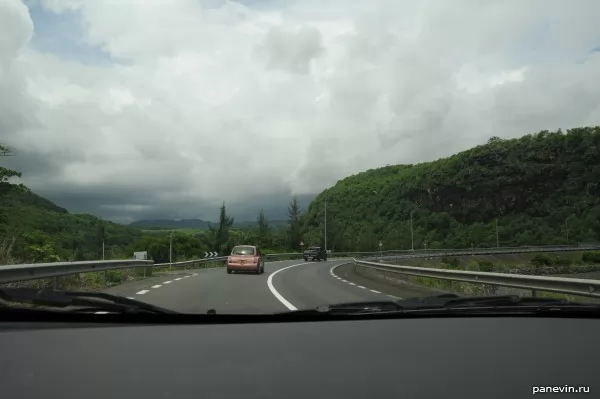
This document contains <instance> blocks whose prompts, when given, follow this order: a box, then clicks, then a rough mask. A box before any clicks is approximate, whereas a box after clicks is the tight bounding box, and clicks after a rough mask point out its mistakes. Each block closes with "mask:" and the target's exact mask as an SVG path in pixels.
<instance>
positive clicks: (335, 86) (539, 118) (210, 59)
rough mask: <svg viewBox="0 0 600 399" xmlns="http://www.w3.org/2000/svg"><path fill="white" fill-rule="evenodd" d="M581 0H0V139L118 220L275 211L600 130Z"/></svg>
mask: <svg viewBox="0 0 600 399" xmlns="http://www.w3.org/2000/svg"><path fill="white" fill-rule="evenodd" d="M597 15H600V2H598V1H596V0H578V1H576V2H566V1H563V0H528V1H516V0H504V1H502V2H499V1H482V0H452V1H446V0H439V1H434V0H414V1H402V0H369V1H357V0H327V1H321V0H288V1H283V0H281V1H275V0H240V1H238V2H234V1H226V0H26V1H20V0H0V143H2V144H5V145H8V146H10V147H11V148H12V149H13V150H14V152H15V153H16V155H17V156H15V157H10V158H3V159H1V160H0V161H1V162H2V164H3V166H7V167H12V168H15V169H17V170H19V171H21V172H22V173H23V177H22V179H21V180H22V182H23V183H24V184H26V185H27V186H29V187H30V188H31V189H32V190H33V191H34V192H36V193H38V194H40V195H42V196H44V197H46V198H48V199H50V200H52V201H54V202H56V203H57V204H58V205H60V206H63V207H66V208H67V209H69V210H70V211H72V212H86V213H91V214H94V215H97V216H100V217H104V218H107V219H110V220H114V221H118V222H124V223H126V222H130V221H133V220H139V219H145V218H202V219H208V220H215V219H216V217H217V215H218V208H219V206H220V204H221V203H222V202H223V201H225V203H226V204H227V207H228V210H229V211H230V213H232V214H233V215H234V216H235V217H236V219H237V220H240V221H242V220H252V219H255V217H256V215H257V213H258V212H259V210H260V209H265V210H266V212H267V215H268V216H270V217H271V218H276V219H278V218H284V217H285V212H286V208H287V204H288V202H289V200H290V198H291V196H292V195H298V196H299V198H300V199H301V200H302V201H301V202H302V205H303V206H304V207H305V206H306V205H307V204H308V202H309V201H310V199H311V198H312V197H314V195H316V194H318V193H320V192H321V191H322V190H324V189H326V188H328V187H331V186H332V185H334V184H335V183H336V182H337V181H338V180H340V179H343V178H344V177H347V176H349V175H352V174H356V173H358V172H361V171H364V170H367V169H370V168H376V167H379V166H384V165H387V164H403V163H415V162H425V161H431V160H435V159H438V158H440V157H445V156H449V155H452V154H454V153H456V152H459V151H462V150H465V149H468V148H470V147H473V146H475V145H479V144H483V143H485V142H486V141H487V140H488V139H489V138H490V137H492V136H499V137H502V138H513V137H520V136H523V135H525V134H528V133H535V132H537V131H540V130H544V129H548V130H556V129H559V128H561V129H569V128H573V127H579V126H589V125H599V124H600V51H599V50H598V49H600V25H598V23H597Z"/></svg>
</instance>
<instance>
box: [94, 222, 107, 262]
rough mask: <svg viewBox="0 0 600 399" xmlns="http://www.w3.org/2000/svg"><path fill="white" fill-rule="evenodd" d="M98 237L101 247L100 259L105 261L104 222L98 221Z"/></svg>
mask: <svg viewBox="0 0 600 399" xmlns="http://www.w3.org/2000/svg"><path fill="white" fill-rule="evenodd" d="M96 235H97V243H98V244H99V246H100V251H99V253H100V256H99V258H100V259H102V260H104V240H105V231H104V222H103V221H102V220H98V229H97V231H96Z"/></svg>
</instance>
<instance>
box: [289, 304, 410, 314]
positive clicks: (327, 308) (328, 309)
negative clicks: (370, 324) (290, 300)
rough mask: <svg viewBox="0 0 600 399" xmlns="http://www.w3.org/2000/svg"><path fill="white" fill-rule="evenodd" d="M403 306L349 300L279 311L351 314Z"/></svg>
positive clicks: (392, 309)
mask: <svg viewBox="0 0 600 399" xmlns="http://www.w3.org/2000/svg"><path fill="white" fill-rule="evenodd" d="M402 309H403V308H402V307H401V306H400V305H399V304H398V302H397V301H365V302H347V303H340V304H333V305H322V306H318V307H316V308H314V309H303V310H293V311H291V312H285V313H279V314H280V315H286V314H293V315H308V316H311V315H350V314H372V313H382V312H396V311H399V310H402Z"/></svg>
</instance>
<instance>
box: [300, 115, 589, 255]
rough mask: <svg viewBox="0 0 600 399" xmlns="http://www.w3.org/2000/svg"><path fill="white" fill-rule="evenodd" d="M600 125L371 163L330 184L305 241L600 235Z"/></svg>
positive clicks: (518, 241)
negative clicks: (425, 158) (432, 157)
mask: <svg viewBox="0 0 600 399" xmlns="http://www.w3.org/2000/svg"><path fill="white" fill-rule="evenodd" d="M599 182H600V127H593V128H591V127H588V128H577V129H572V130H569V131H568V132H567V133H566V134H565V133H563V132H561V131H560V130H559V131H557V132H548V131H542V132H540V133H537V134H533V135H527V136H524V137H522V138H520V139H510V140H503V139H500V138H497V137H494V138H492V139H490V140H489V141H488V143H487V144H485V145H480V146H477V147H474V148H472V149H470V150H467V151H464V152H461V153H458V154H456V155H453V156H451V157H448V158H443V159H439V160H437V161H433V162H426V163H420V164H415V165H395V166H387V167H383V168H379V169H371V170H368V171H366V172H363V173H359V174H357V175H354V176H350V177H348V178H345V179H343V180H341V181H339V182H338V183H337V184H336V185H335V186H334V187H332V188H330V189H328V190H326V191H324V192H322V193H321V194H319V195H318V196H317V198H316V199H315V201H313V203H311V205H310V206H309V207H308V209H307V212H306V214H305V215H304V217H303V225H304V229H305V235H304V236H305V241H311V242H315V241H319V240H322V237H323V208H324V201H325V199H327V202H328V203H327V219H328V223H327V230H328V237H327V239H328V247H329V248H333V249H334V250H360V251H369V250H376V249H377V245H378V243H379V241H380V240H381V241H383V249H398V248H404V249H408V248H410V247H411V229H410V219H411V212H412V214H413V231H414V247H415V248H423V247H424V246H425V245H427V247H429V248H442V247H446V248H459V247H462V248H464V247H469V246H471V245H474V246H476V247H484V246H489V247H491V246H496V221H497V225H498V239H499V242H500V245H501V246H517V245H536V244H564V243H567V242H568V243H574V242H578V241H597V240H598V239H599V238H600V185H599Z"/></svg>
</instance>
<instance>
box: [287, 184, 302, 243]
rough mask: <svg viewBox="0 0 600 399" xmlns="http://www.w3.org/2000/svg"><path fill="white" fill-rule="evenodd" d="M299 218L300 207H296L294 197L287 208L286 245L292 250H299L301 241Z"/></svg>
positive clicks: (296, 201) (296, 200) (296, 202)
mask: <svg viewBox="0 0 600 399" xmlns="http://www.w3.org/2000/svg"><path fill="white" fill-rule="evenodd" d="M301 217H302V215H301V211H300V205H298V199H297V198H296V196H294V198H292V201H291V202H290V205H289V206H288V218H289V222H288V223H289V227H288V240H289V241H288V243H289V244H288V245H289V246H290V248H292V249H294V250H299V249H300V241H301V240H302V224H301Z"/></svg>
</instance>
